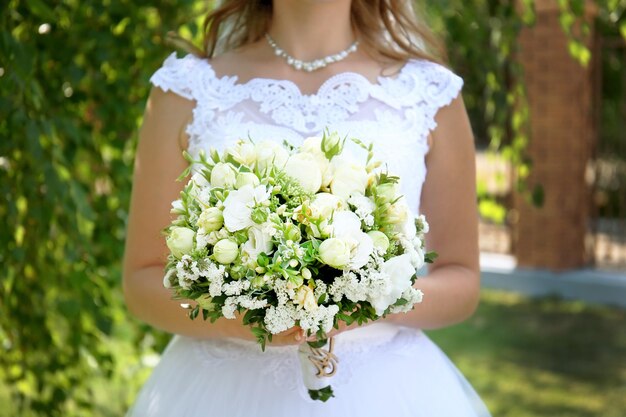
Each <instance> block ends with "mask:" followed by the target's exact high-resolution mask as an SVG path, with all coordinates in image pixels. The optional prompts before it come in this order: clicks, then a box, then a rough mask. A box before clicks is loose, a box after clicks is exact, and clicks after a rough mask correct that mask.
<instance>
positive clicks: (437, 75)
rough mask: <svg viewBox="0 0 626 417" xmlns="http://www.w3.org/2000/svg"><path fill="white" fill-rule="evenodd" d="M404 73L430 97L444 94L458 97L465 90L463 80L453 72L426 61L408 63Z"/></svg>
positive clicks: (438, 64)
mask: <svg viewBox="0 0 626 417" xmlns="http://www.w3.org/2000/svg"><path fill="white" fill-rule="evenodd" d="M402 73H403V74H406V75H407V76H408V77H410V78H412V79H413V81H414V82H416V84H418V85H419V87H420V89H422V91H424V93H427V94H430V95H433V94H435V95H437V94H444V95H446V96H448V95H453V96H454V97H456V96H457V95H458V94H459V92H460V91H461V89H462V88H463V79H462V78H461V77H460V76H459V75H457V74H456V73H455V72H454V71H453V70H451V69H450V68H448V67H447V66H445V65H443V64H440V63H437V62H434V61H429V60H426V59H411V60H409V61H407V63H406V65H405V67H404V68H403V69H402ZM425 87H426V89H424V88H425ZM454 97H452V98H454Z"/></svg>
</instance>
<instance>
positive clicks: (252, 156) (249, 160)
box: [226, 140, 257, 168]
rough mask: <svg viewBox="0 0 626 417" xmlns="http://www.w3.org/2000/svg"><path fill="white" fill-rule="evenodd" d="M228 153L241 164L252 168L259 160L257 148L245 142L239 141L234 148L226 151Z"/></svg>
mask: <svg viewBox="0 0 626 417" xmlns="http://www.w3.org/2000/svg"><path fill="white" fill-rule="evenodd" d="M226 153H227V154H229V155H230V156H232V157H233V159H234V160H235V161H237V162H239V163H240V164H243V165H247V166H248V167H250V168H252V167H253V166H254V163H255V162H256V159H257V154H256V149H255V146H254V145H253V144H252V143H250V142H248V141H244V140H240V141H238V142H237V143H236V144H235V145H234V146H231V147H230V148H228V149H226Z"/></svg>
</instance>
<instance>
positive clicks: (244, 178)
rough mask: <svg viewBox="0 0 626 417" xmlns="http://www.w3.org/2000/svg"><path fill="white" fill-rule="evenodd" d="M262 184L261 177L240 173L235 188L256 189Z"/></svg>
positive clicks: (250, 173) (249, 173)
mask: <svg viewBox="0 0 626 417" xmlns="http://www.w3.org/2000/svg"><path fill="white" fill-rule="evenodd" d="M260 183H261V182H260V181H259V177H257V176H256V175H255V174H253V173H252V172H240V173H239V174H237V179H236V180H235V188H237V189H239V188H241V187H243V186H245V185H251V186H253V187H256V186H257V185H259V184H260Z"/></svg>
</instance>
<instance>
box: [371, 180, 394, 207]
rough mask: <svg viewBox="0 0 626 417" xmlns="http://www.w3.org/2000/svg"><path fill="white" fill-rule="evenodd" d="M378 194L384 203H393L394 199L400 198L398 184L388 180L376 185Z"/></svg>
mask: <svg viewBox="0 0 626 417" xmlns="http://www.w3.org/2000/svg"><path fill="white" fill-rule="evenodd" d="M376 196H377V197H378V198H379V199H380V200H381V202H383V203H391V202H392V201H393V200H395V199H396V198H398V197H399V196H398V184H396V183H392V182H388V183H385V184H380V185H378V186H376Z"/></svg>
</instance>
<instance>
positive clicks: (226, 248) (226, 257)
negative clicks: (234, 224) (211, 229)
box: [213, 239, 239, 265]
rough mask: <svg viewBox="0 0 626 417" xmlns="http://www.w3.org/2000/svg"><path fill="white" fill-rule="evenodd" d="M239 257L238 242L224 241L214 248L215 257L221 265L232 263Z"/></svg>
mask: <svg viewBox="0 0 626 417" xmlns="http://www.w3.org/2000/svg"><path fill="white" fill-rule="evenodd" d="M237 256H239V246H237V242H235V241H233V240H230V239H222V240H220V241H219V242H217V243H216V244H215V246H213V257H214V258H215V260H216V261H217V262H219V263H221V264H224V265H226V264H229V263H232V262H233V261H234V260H235V259H237Z"/></svg>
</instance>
